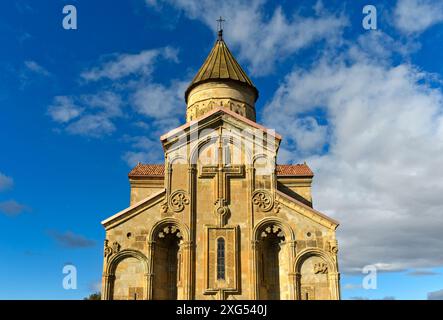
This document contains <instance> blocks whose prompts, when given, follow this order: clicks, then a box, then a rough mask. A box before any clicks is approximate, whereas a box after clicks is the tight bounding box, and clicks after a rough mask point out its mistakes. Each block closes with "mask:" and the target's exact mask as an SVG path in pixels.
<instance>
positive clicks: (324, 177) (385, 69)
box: [263, 47, 443, 271]
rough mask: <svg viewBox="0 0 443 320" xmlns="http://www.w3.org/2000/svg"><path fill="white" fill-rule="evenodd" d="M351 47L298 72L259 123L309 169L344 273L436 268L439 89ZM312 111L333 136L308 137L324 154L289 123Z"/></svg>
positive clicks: (442, 126) (441, 259) (442, 151)
mask: <svg viewBox="0 0 443 320" xmlns="http://www.w3.org/2000/svg"><path fill="white" fill-rule="evenodd" d="M351 52H352V57H351V54H350V53H351ZM347 53H348V54H340V55H338V56H337V55H333V54H331V55H328V53H326V54H325V57H324V58H323V59H322V60H320V61H317V62H316V64H315V65H314V66H312V67H310V68H307V69H300V70H298V69H295V70H294V71H293V72H292V73H290V74H289V75H288V76H287V78H286V79H285V81H284V83H282V85H281V86H280V88H279V89H278V91H277V92H276V93H275V95H274V97H273V99H272V100H271V101H270V103H269V104H268V105H267V106H266V108H265V111H264V113H263V117H264V121H265V123H266V124H267V125H268V126H269V127H271V128H278V130H277V131H278V132H280V133H282V134H283V137H284V139H286V140H287V142H284V143H283V145H282V148H281V155H283V156H284V157H283V158H282V157H280V160H281V161H282V162H284V161H300V160H304V159H306V160H307V161H308V163H309V164H310V165H311V166H312V167H313V169H314V172H315V173H316V177H315V179H314V186H313V195H314V204H315V206H316V208H318V209H319V210H321V211H324V212H325V213H327V214H329V215H330V216H332V217H334V218H337V219H338V220H339V221H340V222H341V226H340V227H339V229H338V238H339V241H340V246H341V250H340V258H341V267H342V270H344V271H356V270H360V268H362V267H363V266H365V265H367V264H374V265H376V266H377V267H378V269H379V270H385V271H394V270H402V269H406V268H429V267H435V266H441V265H443V252H442V251H441V250H440V248H442V247H443V234H442V233H441V229H442V228H443V215H442V214H441V213H442V210H443V198H442V197H441V194H443V181H442V179H441V173H442V170H441V163H443V93H442V92H441V90H439V89H435V88H432V86H431V85H430V84H429V81H428V80H429V75H428V74H426V73H425V72H422V71H420V70H418V69H417V68H415V67H414V66H412V65H409V64H400V65H397V66H392V65H390V62H389V61H383V60H381V58H380V56H377V59H375V60H372V59H368V57H367V56H366V55H364V54H361V53H359V50H358V48H356V47H353V48H351V49H350V50H348V51H347ZM382 56H385V55H382ZM318 110H321V112H322V114H325V115H326V123H324V124H323V125H324V126H326V127H325V128H324V129H326V128H327V130H328V133H329V134H328V135H326V138H325V136H324V135H321V134H318V136H321V137H322V139H317V140H314V141H313V142H310V143H312V144H313V145H315V146H319V145H322V144H323V143H325V145H326V146H327V147H328V152H327V153H324V152H323V151H322V150H321V148H317V149H316V150H317V151H313V150H314V149H313V148H312V149H309V148H308V149H306V146H305V143H306V142H305V141H304V139H305V136H304V134H305V132H306V128H304V127H303V126H297V125H295V126H294V125H293V124H294V123H295V124H297V123H298V121H300V119H309V121H310V122H312V121H313V120H312V118H316V119H321V117H319V116H318ZM317 127H321V125H320V124H319V123H318V122H317V123H316V124H315V122H314V125H313V126H312V128H313V130H311V131H313V132H316V130H317V129H316V128H317ZM308 131H310V130H308ZM306 150H308V151H310V152H309V153H308V154H307V153H306ZM430 244H432V245H430Z"/></svg>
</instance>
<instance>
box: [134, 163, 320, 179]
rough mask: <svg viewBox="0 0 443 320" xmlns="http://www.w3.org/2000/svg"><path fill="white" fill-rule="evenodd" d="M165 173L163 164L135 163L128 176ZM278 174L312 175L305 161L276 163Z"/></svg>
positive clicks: (159, 175)
mask: <svg viewBox="0 0 443 320" xmlns="http://www.w3.org/2000/svg"><path fill="white" fill-rule="evenodd" d="M164 175H165V166H164V164H143V163H139V164H137V165H136V166H135V167H134V168H133V169H132V170H131V172H129V174H128V176H129V177H145V176H146V177H162V176H164ZM277 175H278V176H305V177H306V176H309V177H312V176H313V175H314V173H313V172H312V170H311V169H310V168H309V166H308V165H307V164H306V163H303V164H278V165H277Z"/></svg>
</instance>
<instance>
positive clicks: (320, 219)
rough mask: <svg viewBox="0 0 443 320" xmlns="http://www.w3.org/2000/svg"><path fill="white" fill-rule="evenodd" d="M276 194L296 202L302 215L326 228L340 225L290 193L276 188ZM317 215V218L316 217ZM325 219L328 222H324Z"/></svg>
mask: <svg viewBox="0 0 443 320" xmlns="http://www.w3.org/2000/svg"><path fill="white" fill-rule="evenodd" d="M276 193H277V195H279V196H280V197H282V198H284V199H286V200H288V201H290V202H292V203H294V204H296V205H297V206H300V207H302V209H304V210H302V211H299V212H300V213H301V214H303V215H304V216H306V217H308V218H311V219H313V220H314V221H316V222H318V223H320V224H321V225H323V226H325V227H327V228H332V229H334V230H335V229H337V227H338V226H339V225H340V223H339V222H338V221H337V220H335V219H332V218H330V217H328V216H327V215H325V214H324V213H321V212H320V211H317V210H315V209H314V208H311V207H310V206H307V205H306V204H304V203H303V202H301V201H298V200H297V199H295V198H293V197H291V196H290V195H288V194H286V193H284V192H282V191H280V190H276ZM305 210H306V211H309V212H310V213H311V214H312V215H307V214H306V213H305ZM316 217H317V218H316ZM325 220H326V221H327V222H329V223H325Z"/></svg>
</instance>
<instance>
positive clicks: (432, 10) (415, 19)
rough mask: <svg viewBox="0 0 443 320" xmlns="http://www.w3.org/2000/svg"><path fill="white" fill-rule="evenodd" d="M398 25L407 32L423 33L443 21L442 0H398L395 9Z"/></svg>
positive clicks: (396, 23)
mask: <svg viewBox="0 0 443 320" xmlns="http://www.w3.org/2000/svg"><path fill="white" fill-rule="evenodd" d="M394 18H395V25H396V27H397V28H398V29H399V30H400V31H402V32H405V33H408V34H410V33H421V32H423V31H425V30H426V29H428V28H429V27H431V26H433V25H435V24H437V23H441V22H443V2H442V1H441V0H398V1H397V5H396V7H395V9H394Z"/></svg>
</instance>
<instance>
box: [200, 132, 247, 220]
mask: <svg viewBox="0 0 443 320" xmlns="http://www.w3.org/2000/svg"><path fill="white" fill-rule="evenodd" d="M224 155H225V154H224V153H223V141H222V139H221V138H219V140H218V152H217V162H218V163H217V165H208V166H203V167H202V171H201V174H200V178H213V177H215V189H216V190H215V194H216V200H215V202H214V205H215V206H216V207H215V213H216V215H217V217H218V224H219V226H220V227H223V226H224V225H225V224H226V223H227V221H226V220H227V219H226V218H227V216H228V214H229V208H228V192H229V179H230V178H234V177H243V176H244V174H245V166H244V165H231V164H225V163H224V161H223V159H225V157H224Z"/></svg>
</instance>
